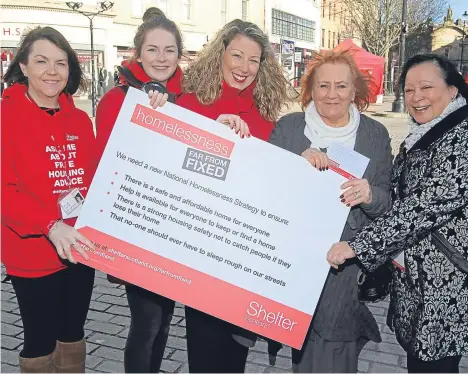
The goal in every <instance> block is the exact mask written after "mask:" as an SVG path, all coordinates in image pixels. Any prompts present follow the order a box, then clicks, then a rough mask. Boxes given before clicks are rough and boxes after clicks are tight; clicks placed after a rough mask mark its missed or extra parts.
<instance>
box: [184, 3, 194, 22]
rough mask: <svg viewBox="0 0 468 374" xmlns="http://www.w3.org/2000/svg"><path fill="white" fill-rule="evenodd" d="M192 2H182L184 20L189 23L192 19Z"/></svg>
mask: <svg viewBox="0 0 468 374" xmlns="http://www.w3.org/2000/svg"><path fill="white" fill-rule="evenodd" d="M192 13H193V1H192V0H184V18H185V19H186V20H187V21H191V20H192V18H193V14H192Z"/></svg>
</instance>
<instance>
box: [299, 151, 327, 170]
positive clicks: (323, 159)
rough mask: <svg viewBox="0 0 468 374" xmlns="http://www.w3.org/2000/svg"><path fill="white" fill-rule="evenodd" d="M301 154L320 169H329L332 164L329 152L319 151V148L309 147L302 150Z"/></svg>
mask: <svg viewBox="0 0 468 374" xmlns="http://www.w3.org/2000/svg"><path fill="white" fill-rule="evenodd" d="M301 156H302V157H304V158H305V159H306V160H307V161H309V162H310V163H311V164H312V166H313V167H315V168H316V169H318V170H320V171H323V170H327V169H328V167H329V166H330V159H329V158H328V156H327V154H326V153H324V152H321V151H319V150H318V149H315V148H308V149H306V150H305V151H304V152H302V154H301Z"/></svg>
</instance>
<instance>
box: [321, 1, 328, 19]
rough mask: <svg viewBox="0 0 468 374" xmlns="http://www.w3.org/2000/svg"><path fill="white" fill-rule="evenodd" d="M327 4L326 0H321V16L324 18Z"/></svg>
mask: <svg viewBox="0 0 468 374" xmlns="http://www.w3.org/2000/svg"><path fill="white" fill-rule="evenodd" d="M326 6H327V0H323V4H322V18H325V8H326Z"/></svg>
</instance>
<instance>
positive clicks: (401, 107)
mask: <svg viewBox="0 0 468 374" xmlns="http://www.w3.org/2000/svg"><path fill="white" fill-rule="evenodd" d="M407 8H408V1H407V0H403V9H402V11H401V30H400V58H399V69H398V70H399V73H401V69H402V67H403V65H404V63H405V59H406V13H407ZM404 111H405V101H404V98H403V92H402V90H401V87H397V90H396V95H395V100H394V101H393V103H392V112H397V113H403V112H404Z"/></svg>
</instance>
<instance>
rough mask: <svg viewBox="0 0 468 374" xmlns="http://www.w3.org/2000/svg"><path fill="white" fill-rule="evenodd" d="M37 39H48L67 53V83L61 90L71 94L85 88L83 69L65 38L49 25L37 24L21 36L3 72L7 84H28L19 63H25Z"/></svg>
mask: <svg viewBox="0 0 468 374" xmlns="http://www.w3.org/2000/svg"><path fill="white" fill-rule="evenodd" d="M38 40H48V41H49V42H51V43H52V44H54V45H56V46H57V48H60V49H61V50H62V51H64V52H65V53H66V54H67V58H68V67H69V75H68V81H67V85H66V86H65V88H64V90H63V91H64V92H65V93H67V94H70V95H73V94H74V93H75V92H76V91H77V90H78V88H81V89H82V90H86V87H87V81H86V78H85V75H84V74H83V71H82V70H81V66H80V62H79V61H78V57H77V56H76V53H75V50H74V49H73V48H72V47H71V46H70V44H69V43H68V41H67V39H65V37H64V36H63V35H62V34H61V33H59V32H58V31H57V30H55V29H54V28H52V27H49V26H46V27H40V26H38V27H36V28H34V29H31V30H30V31H29V32H28V33H27V34H26V35H24V36H23V37H22V40H21V45H20V47H19V49H18V52H17V53H16V56H15V57H14V58H13V61H12V62H11V64H10V66H9V67H8V70H7V72H6V73H5V77H4V78H5V82H6V83H7V84H8V86H11V85H13V84H15V83H22V84H28V78H26V77H25V76H24V74H23V72H22V71H21V67H20V63H21V64H24V65H27V63H28V60H29V55H30V53H31V48H32V45H33V44H34V43H35V42H37V41H38Z"/></svg>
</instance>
